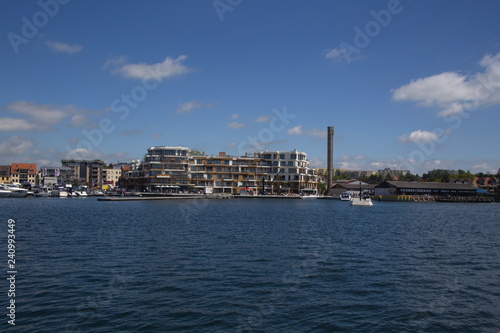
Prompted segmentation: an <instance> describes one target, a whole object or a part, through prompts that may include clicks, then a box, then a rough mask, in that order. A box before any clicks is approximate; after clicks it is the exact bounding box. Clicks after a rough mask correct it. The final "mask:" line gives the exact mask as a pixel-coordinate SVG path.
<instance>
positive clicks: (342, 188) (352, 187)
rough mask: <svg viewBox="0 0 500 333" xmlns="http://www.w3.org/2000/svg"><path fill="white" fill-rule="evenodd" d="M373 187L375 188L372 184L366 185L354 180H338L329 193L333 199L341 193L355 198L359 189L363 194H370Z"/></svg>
mask: <svg viewBox="0 0 500 333" xmlns="http://www.w3.org/2000/svg"><path fill="white" fill-rule="evenodd" d="M374 187H375V186H374V185H372V184H368V183H365V182H362V181H360V180H356V179H352V180H343V181H341V180H339V181H337V182H335V183H334V184H333V186H332V188H331V190H330V193H331V194H332V195H333V196H335V197H339V196H340V194H341V193H344V192H348V193H349V194H350V195H351V196H353V197H355V196H357V195H359V189H360V188H361V191H363V193H370V194H371V193H373V188H374Z"/></svg>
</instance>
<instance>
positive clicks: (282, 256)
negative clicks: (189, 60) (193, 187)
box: [0, 198, 500, 333]
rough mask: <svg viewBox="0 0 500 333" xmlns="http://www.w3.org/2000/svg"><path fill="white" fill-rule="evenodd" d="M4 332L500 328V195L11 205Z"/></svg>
mask: <svg viewBox="0 0 500 333" xmlns="http://www.w3.org/2000/svg"><path fill="white" fill-rule="evenodd" d="M0 212H1V214H0V215H1V216H2V227H1V228H2V230H3V231H2V232H1V244H2V247H3V248H4V250H1V251H0V253H3V256H4V260H3V261H4V262H5V265H4V267H5V268H4V269H3V270H2V271H1V272H2V275H4V276H5V277H8V275H7V273H6V271H7V270H8V269H7V268H6V267H7V266H6V264H7V259H8V258H7V227H8V225H7V223H8V222H7V221H8V219H14V220H15V221H16V228H15V230H16V231H15V235H16V259H17V261H16V269H17V274H16V296H15V300H16V303H15V304H16V322H15V323H16V326H15V327H11V325H9V324H8V323H7V320H8V319H9V318H8V317H7V316H6V314H7V311H8V310H7V309H6V307H7V306H8V302H9V298H8V297H7V290H8V288H9V285H8V282H7V281H6V279H5V278H2V281H3V282H2V284H1V287H2V289H3V291H1V292H0V295H1V296H0V304H1V308H2V309H4V310H2V311H3V313H2V316H1V318H3V319H2V321H3V322H2V323H1V324H0V327H2V329H0V331H2V332H9V331H12V332H31V333H36V332H287V333H289V332H364V333H366V332H493V333H496V332H499V331H500V256H499V255H500V204H498V203H490V204H447V203H391V202H381V203H379V202H375V206H374V207H371V208H369V207H350V206H349V205H348V203H345V202H340V201H333V200H269V199H268V200H265V199H250V200H246V199H233V200H201V199H197V200H193V199H186V200H169V201H166V200H165V201H134V202H101V201H97V200H96V199H95V198H80V199H79V198H61V199H59V198H23V199H14V198H7V199H0Z"/></svg>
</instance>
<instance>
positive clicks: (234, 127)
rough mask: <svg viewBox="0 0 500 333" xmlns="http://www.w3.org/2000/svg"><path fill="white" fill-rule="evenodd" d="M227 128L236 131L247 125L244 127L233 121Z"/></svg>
mask: <svg viewBox="0 0 500 333" xmlns="http://www.w3.org/2000/svg"><path fill="white" fill-rule="evenodd" d="M227 126H228V127H229V128H231V129H238V128H244V127H246V126H247V125H245V124H244V123H240V122H239V121H233V122H232V123H229V124H228V125H227Z"/></svg>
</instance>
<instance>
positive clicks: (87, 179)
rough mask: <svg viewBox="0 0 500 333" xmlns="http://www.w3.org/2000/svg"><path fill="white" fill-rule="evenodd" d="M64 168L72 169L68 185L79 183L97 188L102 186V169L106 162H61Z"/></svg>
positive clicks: (67, 181) (67, 180)
mask: <svg viewBox="0 0 500 333" xmlns="http://www.w3.org/2000/svg"><path fill="white" fill-rule="evenodd" d="M61 164H62V167H63V168H71V172H70V175H68V179H66V180H65V182H66V183H67V184H68V183H69V184H73V183H78V185H87V186H89V187H96V186H101V185H102V181H103V179H102V169H103V168H104V162H103V161H101V160H61Z"/></svg>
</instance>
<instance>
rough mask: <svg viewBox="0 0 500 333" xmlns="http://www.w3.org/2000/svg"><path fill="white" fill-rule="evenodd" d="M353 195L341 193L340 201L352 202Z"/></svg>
mask: <svg viewBox="0 0 500 333" xmlns="http://www.w3.org/2000/svg"><path fill="white" fill-rule="evenodd" d="M351 199H352V198H351V193H349V192H342V193H340V200H342V201H351Z"/></svg>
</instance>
